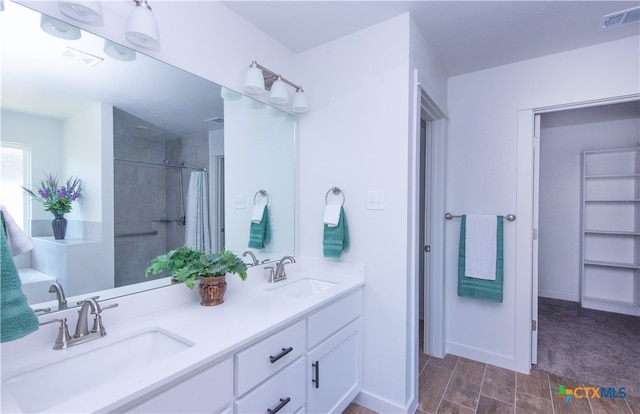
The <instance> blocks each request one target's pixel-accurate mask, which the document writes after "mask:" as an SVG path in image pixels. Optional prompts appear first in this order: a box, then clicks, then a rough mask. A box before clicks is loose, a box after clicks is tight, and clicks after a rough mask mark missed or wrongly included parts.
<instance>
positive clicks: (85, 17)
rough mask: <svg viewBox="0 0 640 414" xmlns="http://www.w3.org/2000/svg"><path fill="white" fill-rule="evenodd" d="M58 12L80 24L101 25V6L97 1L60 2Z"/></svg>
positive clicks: (76, 0)
mask: <svg viewBox="0 0 640 414" xmlns="http://www.w3.org/2000/svg"><path fill="white" fill-rule="evenodd" d="M58 7H59V8H60V12H62V14H64V15H65V16H68V17H71V18H72V19H74V20H78V21H80V22H84V23H89V24H93V25H101V24H102V6H101V5H100V1H98V0H60V1H59V2H58Z"/></svg>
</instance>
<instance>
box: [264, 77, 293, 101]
mask: <svg viewBox="0 0 640 414" xmlns="http://www.w3.org/2000/svg"><path fill="white" fill-rule="evenodd" d="M269 101H271V102H273V103H275V104H279V105H282V104H286V103H287V102H289V94H288V93H287V85H286V84H285V83H284V82H283V81H282V80H281V79H280V78H278V79H276V81H275V82H273V85H271V95H269Z"/></svg>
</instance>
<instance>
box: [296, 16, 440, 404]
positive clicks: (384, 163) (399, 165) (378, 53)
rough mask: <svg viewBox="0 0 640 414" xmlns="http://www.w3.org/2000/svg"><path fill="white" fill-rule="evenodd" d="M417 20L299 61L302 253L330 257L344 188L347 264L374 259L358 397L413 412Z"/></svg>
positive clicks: (354, 37)
mask: <svg viewBox="0 0 640 414" xmlns="http://www.w3.org/2000/svg"><path fill="white" fill-rule="evenodd" d="M410 25H411V21H410V17H409V15H408V14H407V15H402V16H399V17H397V18H393V19H390V20H388V21H385V22H383V23H380V24H378V25H374V26H371V27H369V28H367V29H364V30H362V31H359V32H356V33H353V34H351V35H349V36H345V37H343V38H341V39H338V40H336V41H333V42H329V43H327V44H325V45H322V46H319V47H316V48H314V49H311V50H308V51H306V52H303V53H301V54H300V55H299V56H298V59H297V62H298V74H299V81H300V83H301V84H303V85H304V87H305V92H307V94H308V95H309V100H310V102H311V111H310V112H309V113H307V114H305V115H304V116H303V117H300V118H299V123H298V132H299V140H298V145H299V160H298V166H299V167H298V168H299V174H298V186H297V194H298V209H297V213H298V216H297V218H296V219H297V222H296V226H297V227H296V229H297V236H298V239H297V249H296V250H297V252H298V254H299V255H302V256H313V257H322V233H323V224H322V215H323V210H324V204H325V200H324V198H325V194H326V193H327V191H328V190H329V189H330V188H331V187H333V186H337V187H340V188H341V189H342V191H343V192H344V194H345V198H346V202H345V204H344V209H345V213H346V216H347V222H348V225H349V234H350V236H351V247H350V249H349V250H347V251H345V252H344V253H343V254H342V256H341V258H340V259H339V261H343V262H354V263H364V264H365V265H366V286H365V296H364V321H363V323H364V329H363V334H364V338H363V340H364V349H363V385H362V388H363V390H362V393H361V395H360V396H359V397H358V400H359V401H360V402H361V403H363V404H365V405H367V406H369V407H371V408H373V409H376V411H379V412H402V411H407V408H408V406H409V404H411V401H410V400H411V398H412V397H413V396H412V395H411V390H412V389H413V387H414V380H415V378H412V377H411V376H410V375H408V373H409V372H410V371H411V368H410V367H409V366H408V364H409V363H410V361H412V355H411V353H412V350H415V347H413V346H412V344H409V343H408V341H409V340H410V338H411V335H412V329H413V326H412V325H411V323H410V321H411V319H410V318H411V317H413V315H410V314H409V311H408V305H409V301H410V298H409V295H410V294H411V292H413V291H412V289H413V287H412V284H413V280H411V279H410V278H412V277H413V276H412V275H409V272H408V264H407V256H408V249H409V245H408V216H407V212H408V210H409V190H410V184H409V181H410V180H409V175H408V174H409V161H408V160H409V157H410V153H411V151H410V134H411V132H412V128H411V122H412V119H411V117H410V103H409V100H410V97H411V96H412V89H411V87H410V85H411V76H410V75H411V70H410V69H411V68H410V56H409V51H410V42H409V40H410ZM425 73H426V71H425ZM428 79H430V80H432V81H433V83H434V84H437V81H436V80H433V79H431V78H430V77H429V78H428ZM438 86H440V85H438ZM434 89H438V90H441V87H439V88H434ZM368 191H383V192H384V203H385V206H384V210H367V209H366V204H365V202H366V196H367V192H368ZM326 260H334V259H326ZM416 315H417V314H416Z"/></svg>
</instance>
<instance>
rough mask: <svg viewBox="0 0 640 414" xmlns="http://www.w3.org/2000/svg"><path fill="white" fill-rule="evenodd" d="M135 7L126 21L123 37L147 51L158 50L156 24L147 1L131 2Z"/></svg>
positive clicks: (158, 34) (158, 39) (137, 0)
mask: <svg viewBox="0 0 640 414" xmlns="http://www.w3.org/2000/svg"><path fill="white" fill-rule="evenodd" d="M133 1H134V2H135V3H136V5H135V7H134V8H133V11H131V14H130V15H129V19H128V20H127V28H126V30H125V35H126V37H127V40H128V41H129V42H131V43H133V44H134V45H137V46H140V47H142V48H145V49H149V50H159V49H160V32H159V31H158V23H157V22H156V19H155V17H153V13H152V11H151V6H149V3H148V2H147V0H133Z"/></svg>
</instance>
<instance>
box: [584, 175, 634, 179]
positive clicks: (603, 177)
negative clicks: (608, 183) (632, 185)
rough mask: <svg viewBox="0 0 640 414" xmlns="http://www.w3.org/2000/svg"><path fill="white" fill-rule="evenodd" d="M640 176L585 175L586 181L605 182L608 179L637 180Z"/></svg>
mask: <svg viewBox="0 0 640 414" xmlns="http://www.w3.org/2000/svg"><path fill="white" fill-rule="evenodd" d="M639 177H640V174H602V175H595V174H594V175H585V177H584V178H585V179H587V180H592V179H594V180H606V179H609V178H613V179H615V178H639Z"/></svg>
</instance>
